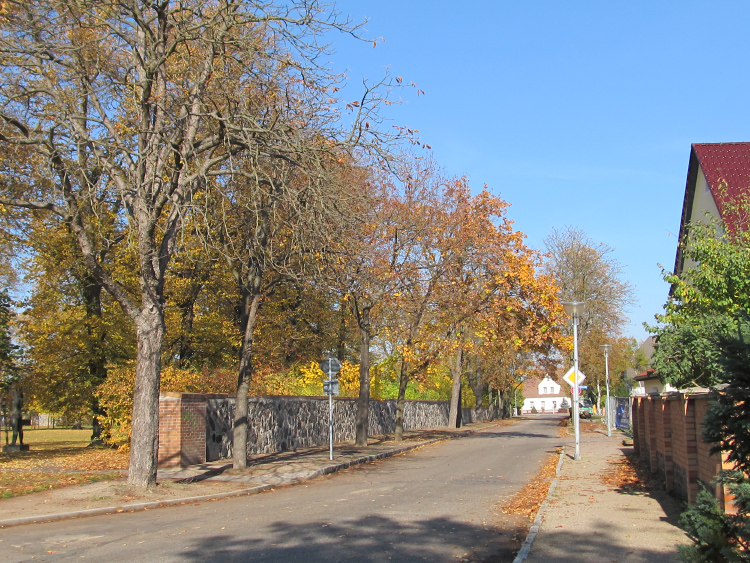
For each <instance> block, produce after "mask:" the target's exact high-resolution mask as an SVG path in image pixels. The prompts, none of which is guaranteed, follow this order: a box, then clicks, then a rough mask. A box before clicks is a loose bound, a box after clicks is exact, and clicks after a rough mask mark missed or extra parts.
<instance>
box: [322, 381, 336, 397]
mask: <svg viewBox="0 0 750 563" xmlns="http://www.w3.org/2000/svg"><path fill="white" fill-rule="evenodd" d="M323 394H324V395H337V396H338V394H339V380H338V379H332V380H330V381H329V380H327V379H326V380H325V381H323Z"/></svg>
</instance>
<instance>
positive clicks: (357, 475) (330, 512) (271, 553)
mask: <svg viewBox="0 0 750 563" xmlns="http://www.w3.org/2000/svg"><path fill="white" fill-rule="evenodd" d="M559 420H560V419H559V418H557V417H551V416H544V417H538V418H534V419H527V420H521V421H519V422H518V423H516V424H514V425H511V426H506V427H497V428H495V429H491V430H489V431H485V432H482V433H479V434H476V435H474V436H471V437H466V438H461V439H456V440H449V441H446V442H442V443H439V444H436V445H433V446H428V447H425V448H422V449H419V450H416V451H413V452H410V453H407V454H403V455H400V456H396V457H394V458H390V459H387V460H384V461H381V462H376V463H372V464H366V465H364V466H361V467H359V468H355V469H350V470H347V471H343V472H340V473H336V474H333V475H330V476H327V477H324V478H319V479H315V480H313V481H309V482H307V483H306V484H302V485H296V486H292V487H286V488H283V489H279V490H275V491H270V492H267V493H263V494H259V495H254V496H249V497H239V498H232V499H224V500H219V501H213V502H205V503H202V504H196V505H189V506H179V507H174V508H160V509H156V510H151V511H146V512H137V513H124V514H115V515H110V516H99V517H91V518H83V519H78V520H68V521H62V522H53V523H49V524H34V525H28V526H20V527H16V528H9V529H6V530H0V561H9V562H10V561H13V562H15V561H30V560H33V561H82V560H88V561H97V562H107V563H109V562H116V561H128V562H130V563H136V562H141V561H144V562H145V561H148V562H152V561H160V562H161V561H167V562H173V561H174V562H192V561H217V562H224V561H226V562H239V561H252V562H264V563H265V562H289V561H300V562H315V561H326V562H328V561H331V562H333V561H357V562H376V561H377V562H381V561H393V562H397V561H402V562H406V561H431V562H432V561H453V562H455V561H460V560H467V561H486V560H493V561H502V560H506V558H507V557H508V553H503V552H502V549H503V546H502V543H503V542H502V541H500V536H499V535H498V530H497V529H496V528H495V527H494V524H495V523H496V519H497V514H496V511H497V507H498V504H499V503H501V502H502V501H503V500H504V499H507V498H510V497H512V496H513V495H514V494H515V493H516V492H517V491H519V490H520V489H521V487H522V486H523V484H524V483H525V482H526V481H527V480H528V479H530V478H531V477H533V476H534V475H535V474H536V472H537V471H538V470H539V468H540V466H541V464H542V462H543V460H544V458H545V456H546V453H547V452H551V451H554V448H555V446H558V445H560V444H561V442H562V439H561V438H559V437H558V436H557V423H558V421H559ZM506 543H507V542H506ZM511 559H512V557H511Z"/></svg>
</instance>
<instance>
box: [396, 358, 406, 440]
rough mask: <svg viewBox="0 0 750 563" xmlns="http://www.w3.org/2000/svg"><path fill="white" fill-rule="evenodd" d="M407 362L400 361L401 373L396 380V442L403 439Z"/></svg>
mask: <svg viewBox="0 0 750 563" xmlns="http://www.w3.org/2000/svg"><path fill="white" fill-rule="evenodd" d="M408 367H409V362H407V361H406V360H401V373H400V374H399V378H398V398H397V399H396V431H395V435H394V438H395V439H396V441H397V442H401V441H402V440H403V439H404V408H405V407H406V385H407V384H408V383H409V372H408Z"/></svg>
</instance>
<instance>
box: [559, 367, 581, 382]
mask: <svg viewBox="0 0 750 563" xmlns="http://www.w3.org/2000/svg"><path fill="white" fill-rule="evenodd" d="M575 372H576V369H575V367H572V368H570V369H569V370H568V373H566V374H565V375H563V380H564V381H565V383H567V384H568V385H570V386H571V387H573V386H574V385H575V384H576V381H575V379H573V375H574V374H575ZM577 379H578V385H580V384H581V383H583V381H584V379H586V376H585V375H583V372H582V371H580V370H578V378H577Z"/></svg>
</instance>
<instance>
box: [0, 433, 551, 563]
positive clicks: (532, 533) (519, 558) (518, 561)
mask: <svg viewBox="0 0 750 563" xmlns="http://www.w3.org/2000/svg"><path fill="white" fill-rule="evenodd" d="M564 455H565V446H563V447H562V449H561V450H560V457H559V459H558V461H557V468H556V469H555V478H554V479H553V480H552V484H551V485H550V486H549V490H548V491H547V496H546V497H545V499H544V500H543V501H542V504H541V505H540V506H539V510H538V511H537V513H536V517H535V518H534V522H533V523H532V524H531V528H529V533H528V535H527V536H526V541H524V542H523V545H522V546H521V549H520V551H519V552H518V555H516V558H515V559H514V560H513V563H523V562H524V561H526V558H527V557H528V556H529V554H530V553H531V546H532V545H534V538H536V535H537V534H538V533H539V530H540V529H541V528H542V520H543V517H544V511H545V510H546V509H547V504H548V502H549V501H550V500H551V499H552V495H553V494H554V493H555V489H556V488H557V482H558V477H560V471H562V464H563V459H564V458H563V456H564ZM0 524H1V523H0Z"/></svg>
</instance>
